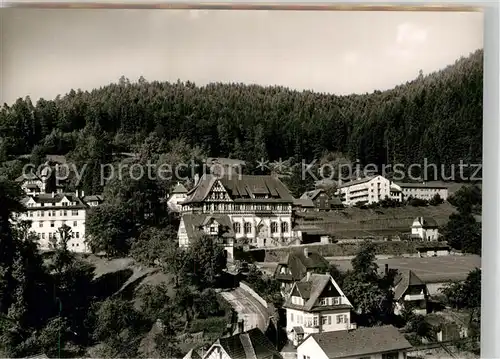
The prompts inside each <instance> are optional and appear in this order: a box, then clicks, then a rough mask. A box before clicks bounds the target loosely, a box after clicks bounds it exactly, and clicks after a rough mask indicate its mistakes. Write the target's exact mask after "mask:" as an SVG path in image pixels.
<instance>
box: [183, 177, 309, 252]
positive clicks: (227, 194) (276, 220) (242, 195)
mask: <svg viewBox="0 0 500 359" xmlns="http://www.w3.org/2000/svg"><path fill="white" fill-rule="evenodd" d="M293 203H294V198H293V196H292V195H291V194H290V192H289V191H288V189H287V188H286V186H285V185H284V184H283V183H282V182H281V181H280V180H279V179H277V178H275V177H272V176H250V175H233V176H222V177H218V176H215V175H213V174H205V175H203V176H202V177H201V179H200V180H199V181H198V183H196V184H195V187H194V188H193V189H192V190H191V191H189V192H188V193H187V198H186V200H185V201H183V202H181V203H179V204H180V206H181V212H182V216H181V223H180V226H179V232H178V236H179V245H180V246H181V247H187V246H189V242H190V241H191V240H192V238H193V237H195V236H196V233H198V234H199V233H201V232H205V234H206V233H207V232H208V233H210V231H212V229H210V228H213V231H212V232H213V233H212V234H217V233H218V232H217V231H218V230H219V229H216V228H223V229H224V233H226V235H227V236H233V237H234V239H235V240H236V241H238V242H239V243H242V244H248V245H252V246H255V247H273V246H280V245H289V244H291V243H293V242H300V238H299V237H298V234H297V233H295V232H294V231H293V230H292V206H293ZM212 224H213V226H212V227H210V226H211V225H212ZM228 227H229V228H228ZM200 231H201V232H200Z"/></svg>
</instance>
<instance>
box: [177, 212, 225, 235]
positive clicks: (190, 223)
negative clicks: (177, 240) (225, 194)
mask: <svg viewBox="0 0 500 359" xmlns="http://www.w3.org/2000/svg"><path fill="white" fill-rule="evenodd" d="M212 219H213V220H215V221H217V222H218V223H219V224H220V225H221V226H222V227H223V230H224V231H225V232H224V233H223V236H224V237H230V238H234V231H233V225H232V223H231V219H230V218H229V216H227V215H221V214H194V213H185V214H183V215H182V221H183V222H184V227H185V228H186V233H187V236H188V238H189V239H190V240H193V239H195V238H199V237H201V236H203V235H204V234H205V232H203V230H202V227H203V226H204V225H205V224H207V223H209V222H210V220H212Z"/></svg>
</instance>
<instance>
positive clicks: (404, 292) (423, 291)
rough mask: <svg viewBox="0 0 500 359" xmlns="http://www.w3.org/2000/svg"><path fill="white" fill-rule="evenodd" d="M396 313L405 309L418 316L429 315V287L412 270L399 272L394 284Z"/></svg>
mask: <svg viewBox="0 0 500 359" xmlns="http://www.w3.org/2000/svg"><path fill="white" fill-rule="evenodd" d="M393 292H394V301H395V304H396V305H395V308H394V313H395V314H399V313H401V311H402V309H403V308H405V307H409V308H412V309H413V310H414V311H415V312H416V313H418V314H423V315H425V314H427V312H428V300H429V292H428V290H427V285H426V284H425V283H424V282H423V281H422V280H421V279H420V278H419V277H418V276H417V275H416V274H415V272H413V271H412V270H398V273H397V274H396V276H395V278H394V284H393Z"/></svg>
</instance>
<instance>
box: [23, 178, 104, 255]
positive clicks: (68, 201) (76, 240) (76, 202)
mask: <svg viewBox="0 0 500 359" xmlns="http://www.w3.org/2000/svg"><path fill="white" fill-rule="evenodd" d="M49 174H50V171H49V170H48V168H46V169H44V170H42V171H41V173H40V174H39V175H37V174H35V173H26V174H23V175H22V176H20V177H19V178H17V180H16V181H17V182H18V183H19V184H20V186H21V188H22V189H23V190H24V192H25V193H26V196H25V197H24V198H23V200H22V203H23V205H24V206H25V207H26V211H24V212H22V213H17V214H16V216H15V219H16V221H29V222H31V231H32V232H34V233H36V235H37V236H38V238H39V243H40V249H42V250H48V249H51V243H53V242H54V241H57V240H59V239H60V236H61V233H60V228H61V227H63V225H66V226H68V227H69V228H70V229H71V232H70V233H71V238H70V239H69V241H68V249H69V250H71V251H74V252H81V253H85V252H89V251H90V249H89V248H88V246H87V244H86V242H85V220H86V216H87V211H88V210H89V209H90V208H91V207H94V206H98V205H100V204H101V203H102V202H103V198H102V196H101V195H91V196H85V194H84V192H83V191H75V192H74V193H64V192H63V191H62V189H61V188H58V189H57V192H47V188H49V187H50V186H49V181H50V175H49Z"/></svg>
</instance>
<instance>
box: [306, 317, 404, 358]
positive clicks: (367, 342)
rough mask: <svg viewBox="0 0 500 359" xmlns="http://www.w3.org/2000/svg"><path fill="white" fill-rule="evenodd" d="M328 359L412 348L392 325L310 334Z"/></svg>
mask: <svg viewBox="0 0 500 359" xmlns="http://www.w3.org/2000/svg"><path fill="white" fill-rule="evenodd" d="M311 337H312V338H314V340H315V341H316V342H317V343H318V345H319V346H320V347H321V349H323V351H324V352H325V354H326V355H327V357H328V358H330V359H333V358H345V357H359V356H363V355H369V354H377V353H386V352H391V351H402V350H407V349H410V348H412V346H411V344H410V343H408V341H407V340H406V339H405V337H404V335H403V334H401V333H400V332H399V330H398V329H397V328H396V327H394V326H392V325H385V326H381V327H370V328H358V329H354V330H350V331H347V330H343V331H335V332H326V333H321V334H312V335H311Z"/></svg>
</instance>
